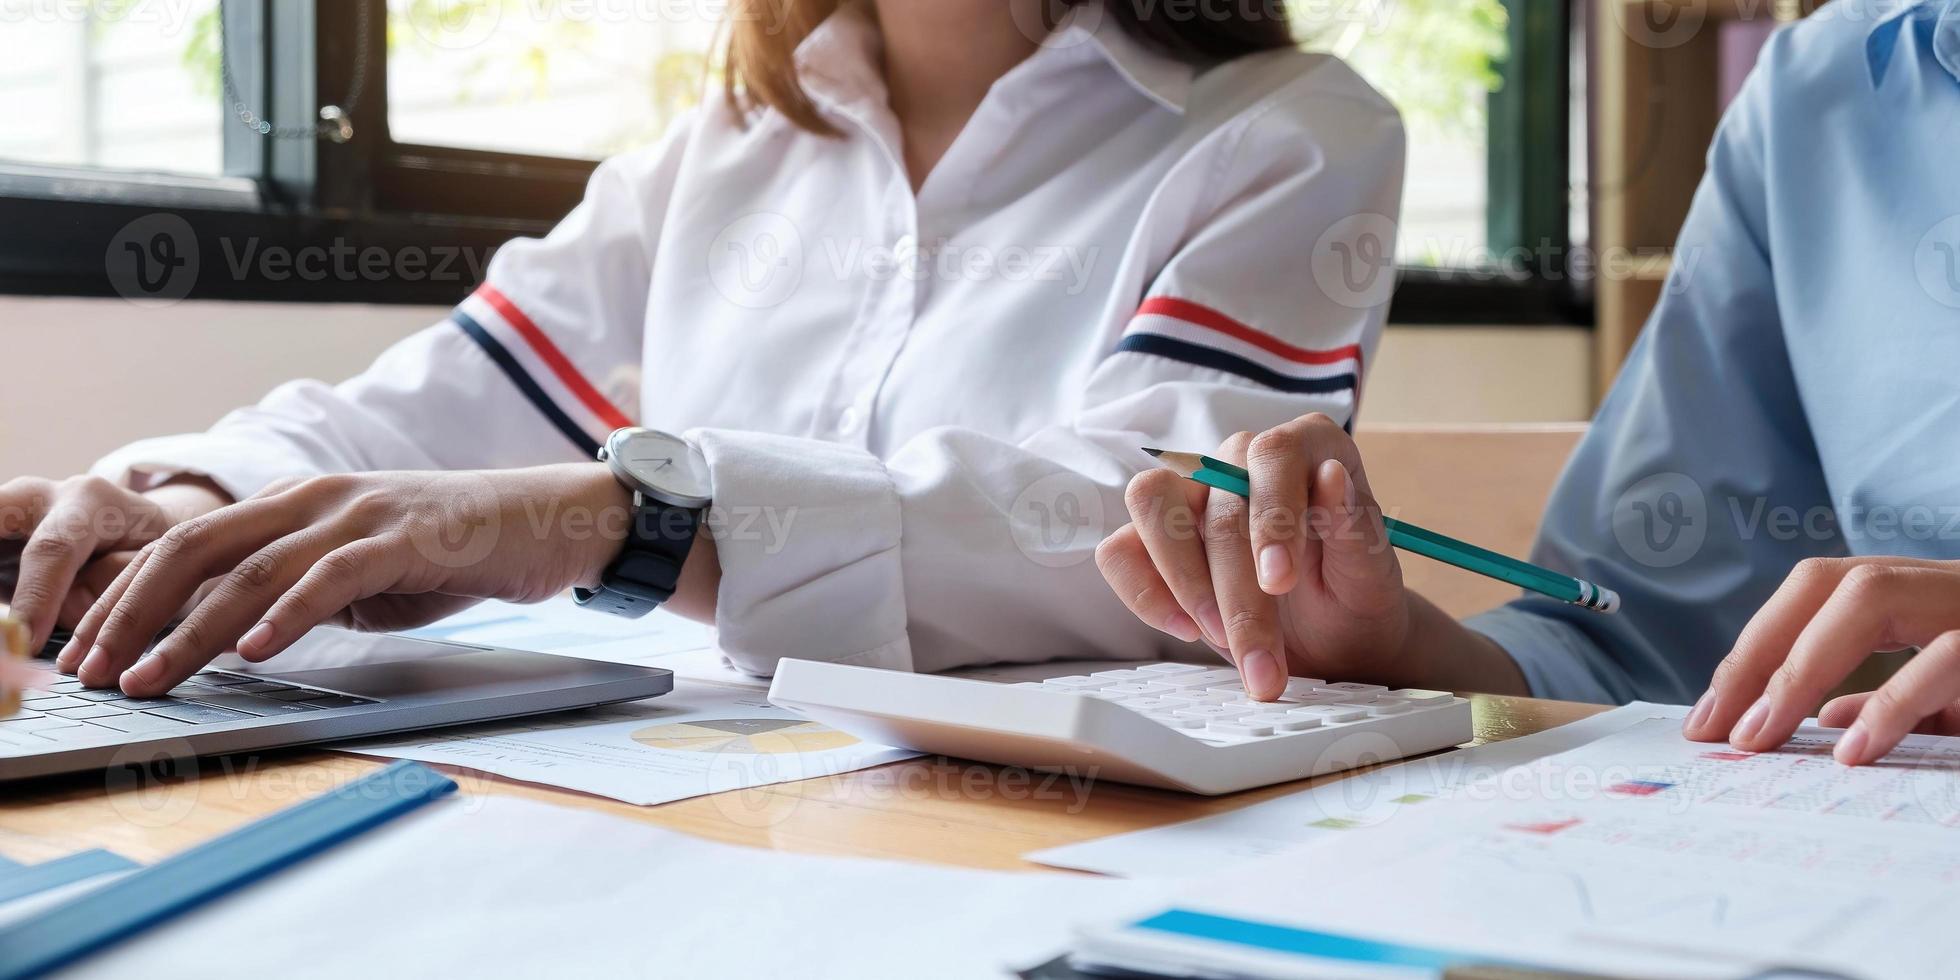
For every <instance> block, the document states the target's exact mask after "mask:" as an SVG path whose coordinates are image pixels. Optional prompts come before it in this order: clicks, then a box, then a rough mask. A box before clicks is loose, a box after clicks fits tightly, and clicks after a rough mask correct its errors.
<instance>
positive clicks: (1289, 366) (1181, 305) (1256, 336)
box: [1116, 296, 1362, 397]
mask: <svg viewBox="0 0 1960 980" xmlns="http://www.w3.org/2000/svg"><path fill="white" fill-rule="evenodd" d="M1124 352H1128V353H1135V354H1143V355H1148V356H1152V357H1161V358H1166V359H1168V360H1172V361H1178V362H1181V363H1184V364H1189V365H1192V366H1194V367H1201V368H1210V369H1212V370H1215V371H1223V372H1225V373H1227V374H1232V375H1236V376H1238V377H1240V378H1244V379H1245V380H1248V381H1251V382H1254V383H1256V384H1259V385H1263V386H1265V387H1267V388H1272V389H1274V390H1277V391H1284V392H1289V393H1294V394H1346V395H1348V396H1350V397H1352V396H1354V395H1355V394H1356V393H1357V392H1358V390H1359V388H1360V384H1361V374H1362V370H1361V345H1360V344H1346V345H1343V346H1338V347H1329V348H1307V347H1299V346H1296V345H1294V344H1289V343H1287V342H1286V341H1283V340H1281V339H1279V338H1278V337H1274V336H1272V335H1271V334H1268V333H1265V332H1263V331H1260V330H1257V329H1255V328H1253V327H1251V326H1248V325H1247V324H1244V323H1241V322H1240V321H1238V320H1235V319H1233V318H1231V317H1229V316H1226V315H1225V314H1223V313H1220V312H1218V311H1217V310H1215V309H1212V308H1211V307H1209V306H1205V305H1202V304H1199V303H1194V302H1191V301H1190V300H1185V299H1177V298H1173V297H1169V296H1157V297H1153V298H1151V299H1149V300H1146V301H1145V302H1144V304H1143V305H1142V306H1140V307H1138V308H1137V313H1136V316H1135V317H1134V318H1133V319H1131V321H1130V325H1129V327H1128V328H1127V329H1126V330H1125V331H1124V332H1123V337H1122V339H1121V340H1120V341H1118V342H1117V345H1116V353H1124Z"/></svg>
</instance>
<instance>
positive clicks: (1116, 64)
mask: <svg viewBox="0 0 1960 980" xmlns="http://www.w3.org/2000/svg"><path fill="white" fill-rule="evenodd" d="M1042 47H1043V48H1044V49H1047V50H1070V49H1083V48H1086V49H1088V50H1091V51H1095V52H1097V53H1099V54H1101V55H1102V56H1103V58H1104V59H1105V60H1107V61H1108V62H1109V64H1110V67H1112V68H1114V69H1116V72H1117V74H1120V75H1122V76H1123V80H1124V81H1126V82H1129V83H1130V85H1131V87H1133V88H1135V89H1136V90H1137V91H1139V92H1141V93H1143V94H1144V95H1146V96H1148V97H1149V98H1150V100H1151V101H1153V102H1155V103H1157V104H1158V105H1161V106H1163V107H1164V108H1166V109H1169V110H1170V111H1172V112H1177V113H1182V112H1183V111H1184V106H1185V103H1186V102H1187V101H1188V100H1189V99H1190V97H1191V82H1192V79H1194V78H1195V77H1197V69H1196V68H1194V67H1193V66H1192V65H1190V64H1189V63H1188V62H1184V61H1180V60H1178V59H1176V58H1173V57H1171V56H1169V55H1167V54H1162V53H1160V52H1158V51H1156V50H1153V49H1152V48H1150V47H1149V46H1148V45H1146V44H1144V43H1143V42H1141V41H1139V40H1137V39H1136V38H1134V37H1131V36H1130V34H1129V32H1127V31H1125V30H1123V28H1122V26H1121V25H1119V24H1117V23H1116V22H1115V20H1114V19H1113V18H1111V17H1110V16H1109V15H1108V14H1107V13H1105V12H1104V8H1103V5H1102V4H1101V3H1099V2H1094V0H1091V2H1088V3H1080V4H1077V5H1075V6H1074V7H1071V8H1069V12H1068V19H1067V22H1066V23H1064V24H1062V25H1061V26H1060V27H1058V28H1057V29H1056V30H1055V32H1054V33H1053V34H1050V35H1049V36H1048V37H1047V39H1045V40H1044V41H1043V42H1042ZM1042 53H1045V52H1038V53H1037V54H1036V57H1040V56H1041V54H1042Z"/></svg>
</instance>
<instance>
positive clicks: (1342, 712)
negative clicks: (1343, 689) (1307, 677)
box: [1287, 704, 1368, 724]
mask: <svg viewBox="0 0 1960 980" xmlns="http://www.w3.org/2000/svg"><path fill="white" fill-rule="evenodd" d="M1287 714H1289V715H1299V716H1300V717H1302V718H1318V719H1320V720H1321V722H1323V723H1326V724H1332V723H1334V722H1340V721H1356V720H1359V719H1362V718H1366V717H1368V709H1366V708H1361V707H1356V706H1354V705H1346V704H1310V705H1307V706H1306V707H1304V708H1294V709H1293V710H1292V711H1289V712H1287Z"/></svg>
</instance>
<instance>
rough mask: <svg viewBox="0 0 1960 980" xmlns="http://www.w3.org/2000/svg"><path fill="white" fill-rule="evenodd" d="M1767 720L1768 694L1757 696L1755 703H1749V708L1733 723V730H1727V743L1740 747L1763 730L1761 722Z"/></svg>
mask: <svg viewBox="0 0 1960 980" xmlns="http://www.w3.org/2000/svg"><path fill="white" fill-rule="evenodd" d="M1768 720H1769V698H1768V696H1764V697H1760V698H1757V699H1756V703H1755V704H1752V705H1750V706H1749V710H1748V711H1747V712H1746V713H1744V714H1743V716H1742V720H1741V721H1738V722H1736V723H1735V730H1734V731H1731V732H1729V744H1731V745H1734V746H1736V747H1737V748H1741V747H1742V743H1744V742H1748V741H1750V740H1752V739H1754V738H1755V737H1756V733H1757V732H1760V731H1762V730H1763V723H1764V722H1766V721H1768Z"/></svg>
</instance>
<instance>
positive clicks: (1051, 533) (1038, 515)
mask: <svg viewBox="0 0 1960 980" xmlns="http://www.w3.org/2000/svg"><path fill="white" fill-rule="evenodd" d="M1007 520H1008V522H1009V529H1010V531H1011V533H1012V534H1013V537H1014V547H1015V548H1017V549H1019V550H1020V552H1021V554H1022V555H1024V556H1025V557H1026V558H1027V559H1028V560H1029V561H1032V562H1034V563H1035V564H1037V565H1040V566H1042V567H1044V568H1071V567H1073V566H1076V565H1080V564H1082V563H1083V562H1085V561H1089V560H1091V559H1093V558H1095V556H1096V545H1097V544H1099V543H1101V542H1102V539H1103V538H1104V536H1105V535H1106V534H1107V532H1108V530H1109V528H1108V527H1106V526H1105V521H1104V505H1103V492H1102V488H1101V487H1099V486H1098V485H1097V484H1096V481H1094V480H1091V479H1089V478H1088V477H1087V476H1084V475H1082V474H1080V473H1077V472H1074V471H1073V470H1063V471H1059V472H1055V473H1050V474H1048V475H1047V476H1044V477H1041V478H1040V479H1038V480H1035V481H1034V482H1032V483H1030V484H1028V487H1027V489H1025V490H1023V491H1021V492H1020V493H1019V494H1018V495H1016V496H1015V498H1014V503H1013V504H1012V505H1011V506H1010V507H1009V508H1008V511H1007Z"/></svg>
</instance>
